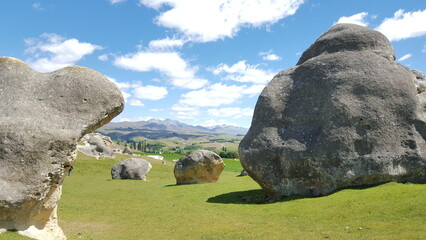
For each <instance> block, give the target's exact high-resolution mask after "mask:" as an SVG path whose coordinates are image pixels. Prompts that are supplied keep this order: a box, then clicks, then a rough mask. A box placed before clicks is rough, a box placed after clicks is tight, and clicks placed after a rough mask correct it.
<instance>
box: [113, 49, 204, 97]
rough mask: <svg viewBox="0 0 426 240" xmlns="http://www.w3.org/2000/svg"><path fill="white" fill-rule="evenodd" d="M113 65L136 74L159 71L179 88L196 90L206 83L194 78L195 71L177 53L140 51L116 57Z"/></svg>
mask: <svg viewBox="0 0 426 240" xmlns="http://www.w3.org/2000/svg"><path fill="white" fill-rule="evenodd" d="M114 65H115V66H117V67H121V68H124V69H128V70H133V71H138V72H148V71H154V70H156V71H159V72H161V73H163V74H164V75H166V77H168V78H169V80H170V82H171V83H172V84H173V85H174V86H176V87H180V88H187V89H198V88H201V87H203V86H205V85H206V84H207V83H208V81H207V80H206V79H201V78H197V77H195V73H196V70H195V69H194V68H191V67H190V66H189V64H188V63H187V62H186V61H185V60H184V59H182V58H181V57H180V55H179V53H177V52H173V51H168V52H153V51H140V52H137V53H135V54H128V55H125V56H120V57H116V58H115V61H114Z"/></svg>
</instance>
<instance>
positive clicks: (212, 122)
mask: <svg viewBox="0 0 426 240" xmlns="http://www.w3.org/2000/svg"><path fill="white" fill-rule="evenodd" d="M221 125H230V126H235V127H238V125H237V124H235V123H230V122H228V120H226V119H209V120H207V121H205V122H204V123H201V124H200V126H203V127H215V126H221Z"/></svg>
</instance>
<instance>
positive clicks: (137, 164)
mask: <svg viewBox="0 0 426 240" xmlns="http://www.w3.org/2000/svg"><path fill="white" fill-rule="evenodd" d="M151 168H152V165H151V163H149V162H148V161H147V160H145V159H141V158H128V159H126V160H124V161H121V162H119V163H117V164H115V165H114V166H113V167H112V169H111V177H112V179H135V180H146V175H147V174H148V172H149V170H150V169H151Z"/></svg>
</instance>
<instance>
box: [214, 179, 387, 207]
mask: <svg viewBox="0 0 426 240" xmlns="http://www.w3.org/2000/svg"><path fill="white" fill-rule="evenodd" d="M383 184H385V183H381V184H373V185H363V186H353V187H347V188H339V189H336V190H334V191H333V192H331V193H329V194H327V195H321V196H303V195H293V196H288V197H283V198H282V199H281V200H278V201H276V202H288V201H294V200H298V199H306V198H320V197H327V196H330V195H333V194H336V193H338V192H340V191H342V190H347V189H352V190H363V189H369V188H373V187H377V186H380V185H383ZM207 202H209V203H223V204H265V203H273V202H269V201H268V199H267V197H266V194H265V192H264V191H263V190H262V189H257V190H248V191H240V192H230V193H224V194H221V195H217V196H215V197H211V198H209V199H207Z"/></svg>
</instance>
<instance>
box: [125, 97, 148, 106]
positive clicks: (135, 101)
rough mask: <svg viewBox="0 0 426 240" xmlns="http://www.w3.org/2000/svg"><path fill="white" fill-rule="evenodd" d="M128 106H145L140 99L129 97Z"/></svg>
mask: <svg viewBox="0 0 426 240" xmlns="http://www.w3.org/2000/svg"><path fill="white" fill-rule="evenodd" d="M128 103H129V105H130V106H135V107H143V106H145V104H143V102H141V101H140V100H137V99H131V100H130V101H128Z"/></svg>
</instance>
